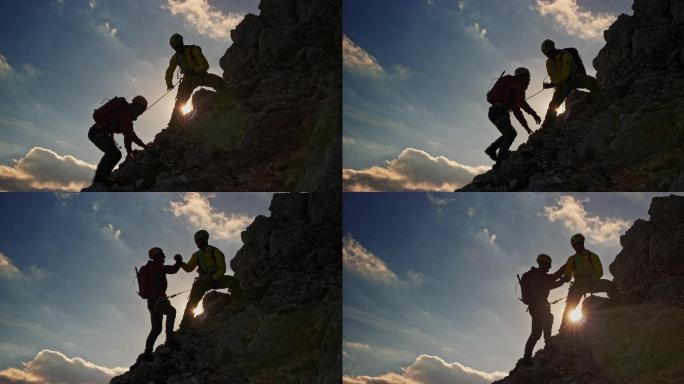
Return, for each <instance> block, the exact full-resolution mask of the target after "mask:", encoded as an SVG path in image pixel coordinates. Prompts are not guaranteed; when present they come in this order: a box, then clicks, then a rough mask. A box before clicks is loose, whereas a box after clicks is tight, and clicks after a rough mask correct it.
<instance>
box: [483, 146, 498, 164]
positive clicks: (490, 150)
mask: <svg viewBox="0 0 684 384" xmlns="http://www.w3.org/2000/svg"><path fill="white" fill-rule="evenodd" d="M484 152H485V153H486V154H487V156H489V158H490V159H492V160H493V161H497V160H496V149H494V148H487V149H485V151H484Z"/></svg>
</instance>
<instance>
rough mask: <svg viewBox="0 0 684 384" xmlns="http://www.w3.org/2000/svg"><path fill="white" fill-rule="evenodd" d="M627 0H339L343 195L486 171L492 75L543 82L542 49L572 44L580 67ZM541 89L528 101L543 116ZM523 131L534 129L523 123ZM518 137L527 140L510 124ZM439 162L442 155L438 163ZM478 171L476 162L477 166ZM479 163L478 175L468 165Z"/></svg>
mask: <svg viewBox="0 0 684 384" xmlns="http://www.w3.org/2000/svg"><path fill="white" fill-rule="evenodd" d="M631 4H632V0H506V1H504V0H486V1H474V0H396V1H392V2H386V1H370V2H369V1H363V0H346V1H344V20H343V29H344V35H345V40H344V55H345V57H344V77H343V79H344V80H343V83H344V84H343V99H344V101H343V103H344V107H343V126H344V167H345V169H346V171H345V179H346V182H345V184H346V188H347V190H407V189H423V190H425V189H428V190H440V189H444V190H453V189H454V187H456V186H459V185H462V184H464V183H466V182H468V181H469V180H470V179H472V177H473V175H474V174H477V173H479V172H482V171H483V170H484V169H486V167H489V166H491V161H490V160H489V159H488V158H487V157H486V155H485V154H484V153H483V151H484V148H486V147H487V146H488V145H489V144H490V143H491V142H492V141H494V140H495V139H496V138H497V136H498V134H499V133H498V131H497V130H496V128H495V127H494V126H493V125H492V124H491V123H490V122H489V120H488V119H487V110H488V108H489V104H488V103H487V102H486V100H485V94H486V92H487V90H488V89H489V86H490V84H491V83H492V81H493V80H495V79H496V78H498V76H499V75H500V74H501V72H502V71H503V70H506V71H507V73H512V72H513V71H514V69H515V68H516V67H519V66H526V67H528V68H529V69H530V70H531V73H532V81H531V84H530V87H529V89H528V95H531V94H533V93H534V92H537V91H538V90H540V89H541V83H542V79H543V78H544V76H545V75H546V70H545V67H544V62H545V57H543V55H542V54H541V52H540V45H541V42H542V41H543V40H544V39H546V38H550V39H553V40H555V41H556V43H557V46H559V47H567V46H574V47H576V48H578V49H579V51H580V54H581V56H582V58H583V61H584V63H585V66H586V67H587V70H588V71H589V72H590V73H591V74H595V70H594V69H593V67H592V64H591V63H592V59H593V58H594V57H596V55H597V54H598V51H599V49H600V48H601V47H602V46H603V45H604V40H603V33H602V31H603V30H604V29H606V28H607V26H609V25H610V24H611V23H612V21H613V19H614V18H615V17H616V16H617V15H619V14H620V13H627V14H631V13H632V11H631V8H630V7H631ZM551 95H552V92H551V91H549V90H547V91H545V92H543V93H542V94H540V95H538V96H536V97H535V98H533V99H531V100H530V104H531V106H532V107H533V108H534V109H535V110H536V111H537V112H538V113H539V114H540V115H541V116H542V117H543V116H544V114H545V112H546V107H547V105H548V102H549V101H550V99H551ZM528 122H529V123H530V127H532V128H533V129H536V128H538V126H536V125H535V124H534V121H533V120H532V119H531V118H528ZM514 126H516V127H517V129H518V133H519V134H518V137H517V139H516V142H515V143H514V145H513V148H517V146H518V145H519V144H520V143H521V142H522V141H523V140H526V138H527V134H526V133H525V132H524V131H523V130H522V128H521V127H520V126H519V124H518V123H517V122H514ZM440 156H441V157H440ZM481 166H486V167H481ZM478 167H480V168H478Z"/></svg>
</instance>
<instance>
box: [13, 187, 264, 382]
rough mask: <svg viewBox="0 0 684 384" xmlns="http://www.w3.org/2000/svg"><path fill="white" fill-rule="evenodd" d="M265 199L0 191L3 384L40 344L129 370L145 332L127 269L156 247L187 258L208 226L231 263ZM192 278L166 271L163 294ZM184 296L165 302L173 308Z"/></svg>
mask: <svg viewBox="0 0 684 384" xmlns="http://www.w3.org/2000/svg"><path fill="white" fill-rule="evenodd" d="M271 196H272V195H271V194H269V193H220V194H216V195H212V194H198V193H188V194H176V193H168V194H166V193H135V194H131V193H121V194H103V193H93V194H66V195H62V194H50V193H6V194H1V195H0V211H2V212H3V217H2V220H3V221H4V223H3V226H2V227H3V231H2V232H1V233H0V381H2V373H3V370H5V369H7V368H10V367H19V362H21V361H30V360H32V359H33V358H34V357H35V356H36V353H38V352H39V351H40V350H42V349H48V350H52V351H58V352H60V353H63V354H64V355H66V356H70V357H81V358H83V359H85V360H87V361H91V362H93V363H95V364H98V365H100V366H103V367H128V366H129V365H130V364H132V362H133V361H135V359H136V358H137V356H138V354H139V353H141V352H142V349H143V348H144V342H145V337H146V336H147V333H148V332H149V328H150V325H149V314H148V311H147V307H146V303H145V301H144V300H142V299H140V298H139V297H138V296H137V294H136V291H137V285H136V283H135V280H134V276H135V273H134V271H133V268H134V267H135V266H138V267H139V266H141V265H144V264H145V263H146V262H147V251H148V250H149V249H150V248H151V247H154V246H159V247H161V248H162V249H163V250H164V251H165V253H166V255H167V263H168V264H172V263H173V260H172V258H173V255H174V254H176V253H180V254H181V255H183V256H184V258H185V260H187V259H188V258H189V256H190V255H191V254H192V253H193V252H194V251H196V250H197V248H196V246H195V244H194V241H193V234H194V233H195V231H197V230H198V229H200V228H206V229H207V230H208V231H209V233H210V236H211V238H210V244H212V245H215V246H217V247H218V248H219V249H221V250H222V251H223V252H224V254H225V255H226V261H227V262H228V261H229V260H230V259H232V258H233V256H234V255H235V253H236V251H237V250H238V249H239V248H240V247H241V245H242V242H241V240H240V232H241V231H242V230H244V229H245V228H246V226H247V225H249V224H250V223H251V222H252V220H253V218H254V217H255V216H257V215H259V214H265V215H268V214H269V213H268V206H269V204H270V200H271ZM228 273H230V274H232V271H230V270H229V271H228ZM195 275H196V272H194V273H192V274H190V273H185V272H183V271H180V272H179V273H178V274H177V275H170V276H169V278H168V281H169V288H168V291H167V293H168V294H171V293H174V292H179V291H183V290H186V289H189V288H190V286H191V284H192V279H193V278H194V277H195ZM185 300H187V295H182V296H180V297H177V298H174V299H172V304H173V305H174V306H175V307H176V310H177V311H178V312H179V313H182V311H183V308H184V307H185ZM179 319H180V318H178V320H177V322H176V325H177V324H178V322H179V321H180V320H179ZM159 342H163V336H162V337H160V339H159Z"/></svg>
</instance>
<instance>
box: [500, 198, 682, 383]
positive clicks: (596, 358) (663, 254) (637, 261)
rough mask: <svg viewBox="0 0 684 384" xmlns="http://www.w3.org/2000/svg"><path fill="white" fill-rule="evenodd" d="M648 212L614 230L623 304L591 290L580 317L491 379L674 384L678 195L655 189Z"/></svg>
mask: <svg viewBox="0 0 684 384" xmlns="http://www.w3.org/2000/svg"><path fill="white" fill-rule="evenodd" d="M649 214H650V216H651V217H650V220H648V221H646V220H637V221H636V222H635V223H634V225H633V226H632V227H631V228H630V229H629V230H628V231H627V232H626V233H625V234H624V235H623V236H622V237H621V238H620V244H621V245H622V247H623V249H622V251H621V252H620V253H619V254H618V255H617V256H616V257H615V260H614V261H613V262H612V263H611V265H610V271H611V273H612V274H613V276H614V282H615V283H616V284H617V285H618V288H619V289H620V291H621V292H622V293H623V294H624V295H625V300H624V303H623V305H613V304H612V303H610V302H608V299H604V298H601V297H598V296H590V297H587V298H586V299H585V301H584V303H583V305H582V312H583V314H584V317H585V320H584V322H583V323H582V324H580V325H579V326H576V327H575V328H574V329H570V330H568V332H567V333H562V334H559V335H556V336H553V338H552V339H553V340H552V342H551V346H545V347H544V349H542V350H540V351H538V352H537V353H536V354H535V356H534V358H533V366H532V367H521V368H518V369H516V370H514V371H513V372H512V373H511V374H510V375H509V376H508V377H506V378H504V379H502V380H500V381H497V382H495V383H494V384H523V383H525V384H566V383H567V384H570V383H573V384H675V383H681V382H682V377H684V333H682V332H681V325H682V324H684V197H682V196H674V195H673V196H669V197H656V198H654V199H653V200H652V202H651V207H650V209H649Z"/></svg>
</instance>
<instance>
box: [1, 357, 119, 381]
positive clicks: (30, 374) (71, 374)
mask: <svg viewBox="0 0 684 384" xmlns="http://www.w3.org/2000/svg"><path fill="white" fill-rule="evenodd" d="M126 371H127V370H126V369H125V368H122V367H117V368H107V367H101V366H99V365H96V364H93V363H91V362H89V361H86V360H83V359H81V358H80V357H74V358H70V357H67V356H65V355H64V354H63V353H61V352H57V351H51V350H49V349H43V350H41V351H40V352H38V354H37V355H36V357H34V358H33V360H31V361H28V362H24V363H22V367H21V368H8V369H5V370H2V371H0V382H2V383H16V384H29V383H41V384H51V383H55V384H57V383H60V384H99V383H102V384H105V383H109V381H110V380H111V379H112V377H114V376H117V375H120V374H122V373H124V372H126Z"/></svg>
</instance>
